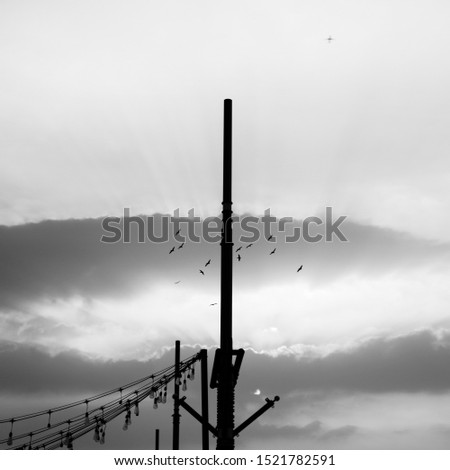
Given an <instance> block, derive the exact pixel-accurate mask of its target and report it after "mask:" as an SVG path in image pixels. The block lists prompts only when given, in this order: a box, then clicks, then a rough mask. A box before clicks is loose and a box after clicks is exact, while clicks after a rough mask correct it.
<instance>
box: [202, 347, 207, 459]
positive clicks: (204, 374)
mask: <svg viewBox="0 0 450 470" xmlns="http://www.w3.org/2000/svg"><path fill="white" fill-rule="evenodd" d="M200 355H201V356H200V357H201V382H202V385H201V387H202V450H209V406H208V351H207V350H206V349H202V350H201V351H200Z"/></svg>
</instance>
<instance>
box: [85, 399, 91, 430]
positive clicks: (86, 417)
mask: <svg viewBox="0 0 450 470" xmlns="http://www.w3.org/2000/svg"><path fill="white" fill-rule="evenodd" d="M85 403H86V412H85V413H84V425H85V426H89V424H90V421H89V400H85Z"/></svg>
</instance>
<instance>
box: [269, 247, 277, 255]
mask: <svg viewBox="0 0 450 470" xmlns="http://www.w3.org/2000/svg"><path fill="white" fill-rule="evenodd" d="M276 250H277V249H276V248H274V249H273V250H272V251H271V252H270V253H269V255H273V254H274V253H275V251H276Z"/></svg>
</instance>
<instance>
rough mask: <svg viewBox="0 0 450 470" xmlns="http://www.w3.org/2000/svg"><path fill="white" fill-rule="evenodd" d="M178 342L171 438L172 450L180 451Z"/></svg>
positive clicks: (177, 343)
mask: <svg viewBox="0 0 450 470" xmlns="http://www.w3.org/2000/svg"><path fill="white" fill-rule="evenodd" d="M179 380H180V342H179V341H178V340H177V341H175V385H174V392H173V398H174V400H173V415H172V416H173V436H172V449H173V450H179V449H180V405H179V402H178V399H179V398H180V383H179Z"/></svg>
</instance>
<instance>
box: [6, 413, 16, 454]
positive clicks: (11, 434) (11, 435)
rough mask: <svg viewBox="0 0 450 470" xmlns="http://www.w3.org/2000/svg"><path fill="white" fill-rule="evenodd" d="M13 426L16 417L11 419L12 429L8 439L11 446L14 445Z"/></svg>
mask: <svg viewBox="0 0 450 470" xmlns="http://www.w3.org/2000/svg"><path fill="white" fill-rule="evenodd" d="M13 426H14V418H12V419H11V429H10V431H9V435H8V441H7V442H6V443H7V444H8V446H10V447H11V446H12V445H13Z"/></svg>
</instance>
